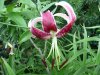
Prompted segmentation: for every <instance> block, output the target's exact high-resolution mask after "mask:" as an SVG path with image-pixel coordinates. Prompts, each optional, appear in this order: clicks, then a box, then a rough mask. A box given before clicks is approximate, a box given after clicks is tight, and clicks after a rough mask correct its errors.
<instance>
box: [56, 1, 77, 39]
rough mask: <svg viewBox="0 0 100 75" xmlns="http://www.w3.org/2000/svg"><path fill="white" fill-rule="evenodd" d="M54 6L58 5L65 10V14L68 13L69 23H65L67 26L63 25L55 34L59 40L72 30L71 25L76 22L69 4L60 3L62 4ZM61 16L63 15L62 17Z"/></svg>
mask: <svg viewBox="0 0 100 75" xmlns="http://www.w3.org/2000/svg"><path fill="white" fill-rule="evenodd" d="M56 5H60V6H62V7H64V8H65V9H66V11H67V13H68V16H69V21H67V22H68V24H67V25H65V26H64V27H63V28H62V29H61V30H60V31H58V32H57V34H56V36H57V37H58V38H60V37H62V36H64V35H65V34H66V33H68V31H69V30H70V29H71V28H72V25H73V23H74V22H75V20H76V15H75V13H74V10H73V8H72V7H71V5H70V4H69V3H67V2H64V1H62V2H59V3H57V4H56ZM62 16H63V15H62ZM60 17H61V16H60ZM62 18H64V17H62ZM66 18H67V17H66Z"/></svg>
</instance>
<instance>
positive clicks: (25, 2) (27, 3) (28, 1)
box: [19, 0, 36, 8]
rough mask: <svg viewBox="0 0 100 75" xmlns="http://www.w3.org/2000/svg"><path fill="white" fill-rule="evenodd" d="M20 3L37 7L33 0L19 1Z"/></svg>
mask: <svg viewBox="0 0 100 75" xmlns="http://www.w3.org/2000/svg"><path fill="white" fill-rule="evenodd" d="M19 2H20V3H23V4H25V5H28V6H30V7H33V8H36V5H35V4H34V3H33V2H32V0H19Z"/></svg>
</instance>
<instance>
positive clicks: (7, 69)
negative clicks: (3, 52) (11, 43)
mask: <svg viewBox="0 0 100 75" xmlns="http://www.w3.org/2000/svg"><path fill="white" fill-rule="evenodd" d="M1 62H2V65H3V68H4V70H5V71H6V72H7V73H6V74H7V75H15V73H14V71H13V70H12V68H11V67H10V66H9V64H8V63H7V62H6V61H5V59H3V58H1Z"/></svg>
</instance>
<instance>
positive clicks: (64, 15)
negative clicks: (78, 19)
mask: <svg viewBox="0 0 100 75" xmlns="http://www.w3.org/2000/svg"><path fill="white" fill-rule="evenodd" d="M54 16H58V17H62V18H63V19H64V20H66V21H67V23H69V21H70V20H69V17H68V16H67V15H66V14H63V13H56V14H54Z"/></svg>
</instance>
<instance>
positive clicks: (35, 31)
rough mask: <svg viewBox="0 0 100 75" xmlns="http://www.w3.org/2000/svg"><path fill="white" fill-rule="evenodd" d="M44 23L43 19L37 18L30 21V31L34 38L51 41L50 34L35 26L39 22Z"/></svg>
mask: <svg viewBox="0 0 100 75" xmlns="http://www.w3.org/2000/svg"><path fill="white" fill-rule="evenodd" d="M39 21H42V18H41V17H38V18H35V19H34V20H31V21H29V23H28V27H29V28H30V31H31V32H32V34H33V35H34V36H36V37H37V38H40V39H49V38H50V37H51V35H50V33H47V32H44V31H42V30H40V29H38V28H36V27H35V24H37V22H39Z"/></svg>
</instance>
